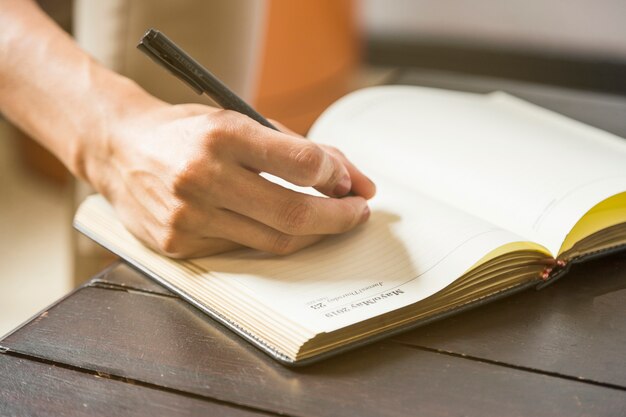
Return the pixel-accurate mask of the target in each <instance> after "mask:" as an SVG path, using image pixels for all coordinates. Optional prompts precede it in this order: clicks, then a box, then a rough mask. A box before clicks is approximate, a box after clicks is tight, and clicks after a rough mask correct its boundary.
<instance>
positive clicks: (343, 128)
mask: <svg viewBox="0 0 626 417" xmlns="http://www.w3.org/2000/svg"><path fill="white" fill-rule="evenodd" d="M310 136H311V137H312V138H313V139H314V140H316V141H318V142H321V143H331V144H333V145H335V146H338V147H339V148H340V149H342V150H343V151H344V152H345V153H346V154H347V155H348V157H350V158H351V159H352V160H353V161H354V162H355V163H356V165H357V166H359V167H360V168H362V169H363V170H364V171H365V172H375V171H376V170H377V169H379V168H380V167H384V169H385V172H386V173H387V175H389V176H390V177H391V178H393V180H394V181H398V182H399V183H402V184H404V185H405V186H407V187H410V188H411V189H413V190H415V191H418V192H422V193H424V194H426V195H429V196H431V197H433V198H436V199H438V200H440V201H444V202H447V203H448V204H451V205H453V206H455V207H459V208H460V209H462V210H466V211H468V212H469V213H472V214H474V215H475V216H478V217H481V218H483V219H486V220H488V221H490V222H493V223H495V224H497V225H498V226H500V227H502V228H504V229H507V230H511V231H513V232H515V233H516V234H518V235H521V236H524V237H525V238H526V239H528V240H532V241H536V242H538V243H540V244H542V245H543V246H545V247H547V248H548V249H549V250H550V251H551V252H552V253H554V254H557V253H558V251H559V248H560V246H561V244H562V242H563V241H564V239H565V237H566V235H567V233H568V232H569V231H570V230H571V228H572V227H573V226H574V224H575V223H576V221H578V220H579V219H580V218H581V217H582V216H583V215H584V214H585V213H586V212H587V211H588V210H590V209H591V208H592V207H593V206H594V205H595V204H596V203H599V202H600V201H602V200H603V199H605V198H608V197H610V196H612V195H615V194H617V193H619V192H622V191H626V141H625V140H623V139H621V138H618V137H616V136H614V135H612V134H610V133H607V132H604V131H601V130H599V129H595V128H593V127H590V126H587V125H584V124H582V123H579V122H576V121H574V120H571V119H568V118H566V117H564V116H561V115H558V114H556V113H553V112H550V111H548V110H545V109H542V108H540V107H538V106H534V105H532V104H529V103H526V102H524V101H522V100H519V99H516V98H513V97H511V96H508V95H506V94H504V93H496V94H492V95H487V96H484V95H477V94H470V93H459V92H452V91H446V90H438V89H430V88H421V87H406V86H387V87H376V88H372V89H366V90H362V91H359V92H356V93H353V94H351V95H349V96H347V97H345V98H343V99H341V100H340V101H339V102H337V103H335V104H334V105H333V106H331V108H330V109H328V110H327V111H326V113H324V114H323V115H322V117H321V118H320V119H319V120H318V122H317V123H316V125H315V126H314V127H313V129H312V132H311V135H310ZM375 179H376V178H375Z"/></svg>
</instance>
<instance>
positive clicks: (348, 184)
mask: <svg viewBox="0 0 626 417" xmlns="http://www.w3.org/2000/svg"><path fill="white" fill-rule="evenodd" d="M351 188H352V181H350V176H348V175H346V176H344V177H343V178H342V179H341V181H339V184H337V186H336V187H335V189H334V190H333V194H334V195H336V196H343V195H346V194H348V193H349V192H350V189H351Z"/></svg>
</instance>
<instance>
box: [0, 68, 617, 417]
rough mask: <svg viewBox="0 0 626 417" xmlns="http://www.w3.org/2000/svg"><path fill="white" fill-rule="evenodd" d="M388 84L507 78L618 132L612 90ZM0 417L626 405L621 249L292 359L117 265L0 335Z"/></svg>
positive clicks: (421, 77)
mask: <svg viewBox="0 0 626 417" xmlns="http://www.w3.org/2000/svg"><path fill="white" fill-rule="evenodd" d="M399 80H400V82H405V83H412V84H421V85H437V86H443V87H448V88H455V89H463V90H470V91H489V90H490V89H503V90H507V91H511V92H513V93H515V94H516V95H519V96H521V97H523V98H525V99H528V100H530V101H533V102H536V103H538V104H542V105H544V106H546V107H549V108H553V109H555V110H559V111H561V112H562V113H565V114H568V115H570V116H573V117H576V118H578V119H580V120H584V121H585V122H587V123H590V124H592V125H596V126H600V127H603V128H605V129H606V130H609V131H612V132H614V133H617V134H620V135H622V136H626V100H625V99H624V98H620V97H618V96H609V95H596V94H590V93H579V92H572V91H567V90H560V89H554V88H550V87H542V86H536V85H528V84H519V83H511V82H505V81H501V80H486V79H475V78H471V79H470V78H463V77H460V78H459V77H451V76H448V75H446V74H434V73H426V72H424V73H420V72H415V71H413V72H410V73H406V74H403V75H402V76H401V78H400V79H399ZM625 163H626V161H625ZM16 278H17V277H16ZM41 279H42V280H43V279H45V277H41ZM7 415H8V416H13V415H15V416H31V415H54V416H60V415H64V416H65V415H68V416H69V415H71V416H82V415H99V416H118V415H119V416H151V417H154V416H160V415H164V416H174V415H176V416H178V415H225V416H239V415H241V416H244V415H293V416H380V415H385V416H407V415H433V416H456V415H472V416H544V415H545V416H553V415H563V416H626V253H625V252H621V253H618V254H614V255H611V256H609V257H605V258H601V259H596V260H593V261H589V262H587V263H584V264H580V265H575V266H574V267H573V269H572V271H571V272H570V273H569V274H568V275H567V276H565V277H564V278H562V279H561V280H560V281H558V282H556V283H554V284H553V285H550V286H548V287H546V288H545V289H543V290H541V291H534V290H530V291H526V292H523V293H520V294H517V295H514V296H511V297H509V298H506V299H503V300H500V301H496V302H494V303H491V304H488V305H486V306H483V307H480V308H477V309H474V310H472V311H469V312H466V313H463V314H461V315H457V316H455V317H452V318H448V319H446V320H443V321H440V322H437V323H433V324H430V325H428V326H425V327H422V328H419V329H415V330H413V331H410V332H408V333H404V334H402V335H400V336H395V337H393V338H390V339H387V340H384V341H381V342H377V343H375V344H371V345H369V346H365V347H362V348H359V349H357V350H354V351H351V352H348V353H345V354H342V355H340V356H336V357H334V358H330V359H328V360H325V361H322V362H320V363H317V364H314V365H311V366H308V367H303V368H287V367H285V366H283V365H280V364H278V363H276V362H274V361H273V360H272V359H270V358H269V357H267V356H266V355H265V354H263V353H261V352H260V351H258V350H257V349H256V348H254V347H252V346H250V345H249V344H247V343H246V342H245V341H243V340H242V339H240V338H239V337H237V336H236V335H234V334H233V333H231V332H230V331H229V330H227V329H225V328H224V327H222V326H221V325H219V324H218V323H216V322H214V321H213V320H211V319H210V318H208V317H207V316H205V315H203V314H202V313H201V312H199V311H198V310H196V309H195V308H193V307H192V306H190V305H188V304H187V303H186V302H184V301H182V300H181V299H179V298H178V297H177V296H175V295H173V294H171V293H170V292H169V291H167V290H166V289H164V288H162V287H160V286H159V285H158V284H156V283H154V282H152V281H151V280H149V279H148V278H146V277H145V276H144V275H142V274H141V273H139V272H136V271H135V270H133V269H132V268H131V267H129V266H127V265H126V264H124V263H116V264H114V265H112V266H111V267H110V268H109V269H107V270H105V271H103V272H102V273H101V274H99V275H98V276H95V277H94V278H92V279H91V280H90V281H89V282H87V283H86V284H85V285H84V286H82V287H80V288H78V289H77V290H75V291H74V292H72V293H71V294H69V295H68V296H67V297H65V298H63V299H62V300H59V301H58V302H57V303H55V304H54V305H52V306H50V307H49V308H47V309H45V310H44V311H43V312H41V313H40V314H38V315H37V316H35V317H34V318H33V319H31V320H30V321H28V322H26V323H25V324H24V325H23V326H21V327H20V328H18V329H16V330H15V331H13V332H12V333H10V334H9V335H7V336H5V337H4V338H2V339H1V340H0V416H7Z"/></svg>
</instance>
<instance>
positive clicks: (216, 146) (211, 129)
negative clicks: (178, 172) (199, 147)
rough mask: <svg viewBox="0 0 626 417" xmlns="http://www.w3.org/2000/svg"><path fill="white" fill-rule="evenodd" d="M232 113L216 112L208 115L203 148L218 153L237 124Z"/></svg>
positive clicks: (226, 111) (225, 111)
mask: <svg viewBox="0 0 626 417" xmlns="http://www.w3.org/2000/svg"><path fill="white" fill-rule="evenodd" d="M233 113H234V112H232V111H230V110H218V111H216V112H213V113H210V114H208V115H207V116H206V117H207V123H206V127H205V132H204V137H205V146H206V148H207V149H208V150H210V151H212V152H220V151H221V150H222V149H223V148H224V146H225V145H226V143H227V142H228V138H229V137H231V136H232V132H233V128H234V126H236V124H237V122H236V120H234V119H235V117H236V116H235V115H234V114H233Z"/></svg>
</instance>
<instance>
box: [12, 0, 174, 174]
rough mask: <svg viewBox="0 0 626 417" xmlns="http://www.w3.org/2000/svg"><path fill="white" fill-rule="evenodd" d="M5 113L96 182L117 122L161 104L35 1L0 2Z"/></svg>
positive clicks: (64, 160)
mask: <svg viewBox="0 0 626 417" xmlns="http://www.w3.org/2000/svg"><path fill="white" fill-rule="evenodd" d="M0 10H1V12H0V28H1V29H0V111H1V112H2V114H4V116H6V117H7V118H8V119H10V120H11V121H12V122H13V123H15V124H16V125H17V126H19V127H20V128H21V129H23V130H24V131H25V132H27V133H28V134H30V135H31V136H32V137H34V138H35V139H37V140H38V141H39V142H40V143H41V144H43V145H44V146H45V147H47V148H48V149H49V150H50V151H51V152H52V153H54V154H55V155H56V156H57V157H58V158H59V159H60V160H61V161H62V162H63V163H64V164H65V165H66V166H67V168H68V169H69V170H70V171H71V172H72V173H73V174H74V175H76V176H78V177H81V178H84V179H91V180H92V178H90V177H91V176H92V175H90V173H89V170H90V169H91V168H90V164H91V162H92V161H91V160H92V159H100V158H102V159H106V158H107V155H106V154H107V152H108V148H109V146H108V144H107V138H109V137H110V136H111V135H110V130H111V129H113V128H114V126H115V124H116V123H117V122H118V121H119V120H120V119H123V118H125V117H128V116H131V115H132V113H133V112H138V111H140V110H139V109H142V108H143V109H145V108H146V107H148V108H149V107H151V106H159V105H161V104H162V103H161V102H159V101H158V100H156V99H155V98H154V97H152V96H150V95H149V94H147V93H146V92H145V91H143V90H142V89H141V88H139V87H138V86H137V85H136V84H134V83H133V82H131V81H129V80H128V79H126V78H124V77H122V76H120V75H117V74H115V73H114V72H112V71H109V70H108V69H106V68H104V67H103V66H102V65H100V64H99V63H97V62H96V61H94V60H93V59H92V58H91V57H90V56H89V55H88V54H86V53H85V52H83V51H82V50H81V49H80V48H79V47H78V46H77V45H76V44H75V42H74V41H73V40H72V38H71V37H69V36H68V35H67V34H66V33H65V32H63V31H62V30H61V29H60V28H59V27H58V26H57V25H56V24H55V23H54V22H53V21H51V20H50V18H49V17H48V16H46V15H45V14H44V13H43V12H42V11H41V10H40V9H39V8H38V7H37V6H36V5H35V4H34V3H33V2H31V1H27V0H0Z"/></svg>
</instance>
